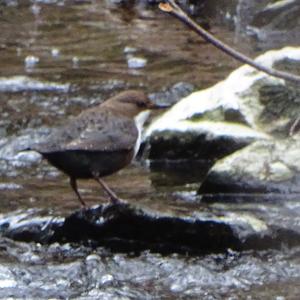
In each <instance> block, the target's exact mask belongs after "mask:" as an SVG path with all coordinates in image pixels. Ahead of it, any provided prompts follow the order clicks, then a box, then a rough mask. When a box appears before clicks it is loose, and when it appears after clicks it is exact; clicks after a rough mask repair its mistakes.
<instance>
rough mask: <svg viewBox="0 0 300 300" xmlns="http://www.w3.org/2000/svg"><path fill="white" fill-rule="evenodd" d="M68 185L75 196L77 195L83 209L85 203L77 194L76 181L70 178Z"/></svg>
mask: <svg viewBox="0 0 300 300" xmlns="http://www.w3.org/2000/svg"><path fill="white" fill-rule="evenodd" d="M70 185H71V188H72V190H73V191H74V192H75V194H76V195H77V197H78V200H79V202H80V203H81V205H82V206H83V207H85V206H86V205H85V202H84V201H83V199H82V198H81V196H80V194H79V192H78V189H77V182H76V179H75V178H74V177H70Z"/></svg>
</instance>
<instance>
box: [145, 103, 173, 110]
mask: <svg viewBox="0 0 300 300" xmlns="http://www.w3.org/2000/svg"><path fill="white" fill-rule="evenodd" d="M169 107H171V105H169V104H165V103H153V102H152V103H151V104H150V107H149V108H150V109H165V108H169Z"/></svg>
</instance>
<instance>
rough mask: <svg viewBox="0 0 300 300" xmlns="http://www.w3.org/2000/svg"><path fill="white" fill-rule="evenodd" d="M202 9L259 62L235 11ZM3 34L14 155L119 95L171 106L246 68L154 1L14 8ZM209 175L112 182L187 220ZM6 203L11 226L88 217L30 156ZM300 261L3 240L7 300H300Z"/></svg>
mask: <svg viewBox="0 0 300 300" xmlns="http://www.w3.org/2000/svg"><path fill="white" fill-rule="evenodd" d="M149 2H151V1H149ZM152 2H155V1H152ZM120 3H121V4H120ZM122 3H123V4H122ZM220 7H221V8H220ZM190 9H191V11H194V12H195V13H196V12H197V14H198V16H200V17H198V21H200V22H203V23H205V25H207V26H209V27H210V31H211V32H212V33H214V34H215V35H216V36H218V37H220V38H221V39H222V40H223V41H226V42H227V43H229V44H231V45H233V46H234V47H235V48H238V49H240V50H242V51H244V52H246V53H247V54H250V55H252V56H256V55H258V54H259V52H257V51H256V50H257V49H256V47H255V44H253V41H251V40H249V39H247V38H242V37H240V38H237V36H236V34H235V31H234V30H233V28H234V26H233V24H234V15H233V14H234V12H235V1H210V2H209V1H203V4H200V5H199V4H198V5H192V4H191V5H190ZM0 28H1V34H0V53H1V56H0V92H1V99H0V115H1V118H0V152H1V151H2V152H1V154H2V155H3V151H4V150H3V148H2V150H1V147H2V146H5V145H6V144H11V145H12V146H11V147H12V149H13V147H14V146H15V147H17V148H18V145H14V141H16V140H17V142H16V144H18V143H22V137H24V136H31V137H32V141H34V140H35V139H37V140H38V139H39V138H40V137H41V136H43V135H45V134H47V133H48V132H49V128H52V127H54V126H58V125H60V124H62V123H63V122H64V121H65V119H66V118H67V117H69V116H71V115H76V114H77V113H79V112H80V111H81V110H82V109H84V108H87V107H90V106H93V105H95V104H97V103H100V102H101V101H103V100H104V99H105V98H106V97H109V96H111V95H113V94H115V93H117V92H118V91H121V90H124V89H129V88H142V89H144V90H145V91H146V92H147V93H149V94H152V95H154V96H155V97H156V98H161V99H160V100H162V101H164V100H165V98H167V97H168V96H170V95H174V97H175V98H176V97H177V98H178V97H180V96H181V95H183V94H186V93H188V92H190V91H191V90H192V89H195V90H196V89H202V88H205V87H208V86H210V85H212V84H215V83H216V82H218V81H220V80H222V79H224V78H225V77H226V75H227V74H228V73H229V72H230V71H231V70H233V69H235V68H236V67H237V66H238V65H239V64H238V63H237V62H235V61H233V60H232V59H230V58H228V57H227V56H225V55H224V54H222V53H221V52H220V51H219V50H217V49H214V48H212V47H211V46H210V45H208V44H206V43H204V42H203V41H202V40H201V39H199V38H198V37H197V36H196V35H195V34H194V33H193V32H190V31H189V30H187V29H186V28H185V27H184V26H183V25H182V24H181V23H179V22H178V21H176V20H175V19H172V18H171V17H170V16H167V15H165V14H163V13H162V12H160V11H159V10H158V8H157V6H156V5H155V4H152V5H147V4H146V3H145V2H143V1H140V2H138V1H127V2H126V1H124V2H122V1H108V0H107V1H96V0H90V1H84V0H83V1H76V0H73V1H71V0H70V1H67V0H65V1H60V0H53V1H46V0H44V1H38V0H35V1H34V0H32V1H26V0H24V1H21V0H19V1H18V0H11V1H9V0H4V1H0ZM18 138H19V140H18ZM9 149H10V148H9ZM6 151H8V152H9V150H6ZM7 156H9V153H8V154H7ZM31 159H32V161H33V163H32V161H31ZM192 166H193V168H192ZM208 166H209V164H208V163H203V162H196V163H195V162H193V163H192V165H191V164H188V163H187V162H185V164H183V163H180V164H178V163H173V164H172V163H171V162H169V163H166V162H164V163H162V164H152V165H151V168H150V165H149V162H147V161H145V160H143V159H140V160H139V161H136V162H134V163H133V164H132V165H131V166H130V167H129V168H126V169H124V170H122V171H120V172H119V173H118V174H115V175H113V176H110V177H109V178H108V179H107V183H108V184H109V186H111V187H112V188H113V189H114V190H115V191H116V193H117V194H118V195H120V196H121V197H122V198H124V199H130V200H129V201H130V203H133V204H136V205H140V206H144V207H145V206H147V207H149V208H150V209H153V210H158V211H162V212H166V211H168V210H172V211H173V212H174V211H176V212H181V211H184V210H188V209H193V207H194V206H195V203H198V202H197V201H198V200H197V197H196V196H195V191H196V190H197V187H198V184H199V182H200V181H201V178H203V176H205V174H206V172H207V170H208ZM79 187H80V191H81V193H82V195H83V197H84V199H85V200H86V202H87V203H88V204H89V205H91V206H92V205H95V204H99V203H104V202H106V201H107V199H106V198H105V195H103V193H102V191H101V190H100V188H99V187H98V186H97V183H94V182H92V181H80V182H79ZM0 202H1V204H0V207H1V222H0V223H1V226H5V222H4V221H3V220H6V219H9V220H10V222H13V221H12V220H14V218H16V219H18V220H20V219H22V218H24V219H27V220H28V219H30V218H32V219H38V218H43V217H46V218H48V217H49V216H50V217H55V218H61V217H63V216H66V215H68V214H70V213H71V212H72V211H74V210H76V209H78V208H79V203H78V201H77V200H76V198H75V196H74V194H73V192H72V191H71V189H70V187H69V184H68V180H67V178H66V177H65V176H64V175H62V174H61V173H59V172H58V171H57V170H55V169H54V168H52V167H51V166H49V165H48V164H47V163H46V162H44V161H39V158H37V157H28V156H27V157H26V160H25V161H24V160H22V159H21V160H17V159H12V160H9V161H7V160H5V159H1V161H0ZM196 205H198V204H196ZM201 209H202V210H205V211H206V210H207V211H210V210H212V209H213V208H211V207H210V206H209V204H207V205H203V206H202V207H201ZM299 257H300V256H299V248H297V247H295V248H293V249H291V250H290V249H283V250H282V249H281V250H264V251H255V250H249V251H245V252H241V253H239V252H235V251H232V250H230V249H229V250H227V251H225V253H220V254H211V255H205V256H201V257H199V256H196V257H194V256H188V255H182V254H176V253H174V254H172V255H167V256H163V255H161V254H159V253H150V252H148V251H144V252H142V253H140V254H139V255H136V254H135V255H133V254H131V253H125V254H124V253H123V254H121V253H112V252H110V250H108V249H105V248H97V247H96V248H95V247H92V246H89V247H88V246H82V245H73V244H68V243H67V244H62V245H59V244H52V245H48V246H45V245H40V244H35V243H23V242H15V241H12V240H10V239H7V238H0V298H1V299H7V298H9V297H11V298H13V299H16V298H28V299H47V298H57V299H66V298H72V299H73V298H76V299H278V300H279V299H298V296H299V288H297V284H298V285H299V278H300V275H299V274H300V260H299ZM297 281H298V282H297Z"/></svg>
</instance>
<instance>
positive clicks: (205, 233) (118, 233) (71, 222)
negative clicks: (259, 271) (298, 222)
mask: <svg viewBox="0 0 300 300" xmlns="http://www.w3.org/2000/svg"><path fill="white" fill-rule="evenodd" d="M12 218H13V220H14V222H11V221H10V218H6V219H5V222H4V223H3V225H2V226H1V227H0V228H1V235H2V236H4V237H8V238H11V239H15V240H19V241H26V242H31V241H34V242H38V243H43V244H51V243H57V242H58V243H79V244H84V245H92V246H104V247H106V248H109V249H111V250H112V251H116V252H129V253H132V252H134V253H139V252H140V251H143V250H150V251H152V252H158V253H162V254H168V253H183V254H186V253H190V254H197V255H198V254H205V253H217V252H224V251H226V250H227V249H228V248H230V249H233V250H245V249H267V248H270V247H271V248H277V247H279V246H280V245H281V243H282V241H283V240H284V241H285V243H286V244H287V245H299V243H300V231H298V229H299V228H298V229H297V226H296V227H294V228H293V229H288V228H285V227H284V226H279V225H274V224H272V222H271V223H270V224H267V223H265V222H264V221H262V220H259V219H258V218H256V217H254V216H251V215H249V214H245V213H242V214H235V213H233V212H230V213H225V214H223V215H220V214H219V215H217V214H216V215H212V214H208V213H204V212H201V211H198V212H197V211H195V212H193V213H187V214H181V215H174V214H172V213H159V212H154V211H150V210H147V209H139V208H134V207H131V206H129V205H127V204H121V205H106V206H98V207H96V208H91V209H86V210H80V211H77V212H75V213H73V214H71V215H70V216H68V217H66V218H65V219H64V220H62V221H55V222H51V220H49V219H48V221H45V219H32V216H31V219H29V218H28V221H27V222H25V220H24V216H23V217H22V220H21V223H18V222H16V221H15V220H16V218H17V216H13V217H12ZM0 225H1V224H0Z"/></svg>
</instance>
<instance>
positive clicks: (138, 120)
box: [134, 110, 150, 156]
mask: <svg viewBox="0 0 300 300" xmlns="http://www.w3.org/2000/svg"><path fill="white" fill-rule="evenodd" d="M149 115H150V111H149V110H145V111H142V112H140V113H139V114H138V115H137V116H136V117H135V118H134V121H135V125H136V127H137V129H138V138H137V139H136V143H135V146H134V156H136V154H137V153H138V151H139V148H140V144H141V139H142V130H143V125H144V123H145V122H146V120H147V119H148V117H149Z"/></svg>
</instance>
